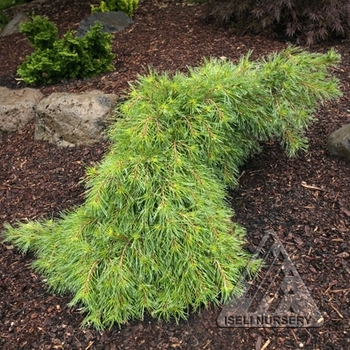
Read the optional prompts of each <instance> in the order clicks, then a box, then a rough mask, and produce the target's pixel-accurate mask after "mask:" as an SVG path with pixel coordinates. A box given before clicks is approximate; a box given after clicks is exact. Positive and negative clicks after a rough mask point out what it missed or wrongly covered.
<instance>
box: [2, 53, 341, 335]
mask: <svg viewBox="0 0 350 350" xmlns="http://www.w3.org/2000/svg"><path fill="white" fill-rule="evenodd" d="M338 61H339V55H337V54H336V53H335V52H333V51H330V52H328V53H327V54H325V55H321V54H310V53H307V52H302V51H300V50H298V49H295V48H288V49H286V50H285V51H283V52H281V53H278V54H277V53H276V54H272V55H271V56H269V57H268V58H266V59H262V60H260V61H256V62H252V61H250V60H249V55H247V56H246V57H243V58H242V59H241V60H240V61H239V62H238V63H237V64H233V63H232V62H230V61H227V60H219V59H210V60H206V61H205V62H204V64H203V65H202V66H200V67H197V68H189V71H188V74H186V75H185V74H181V73H175V74H174V75H173V76H170V75H167V74H158V73H157V72H155V71H150V72H149V74H147V75H145V76H140V77H139V80H138V82H136V83H135V84H134V85H132V86H131V89H130V93H129V99H128V100H127V101H126V102H124V103H123V104H121V105H120V106H119V108H118V110H117V118H116V121H115V122H114V124H113V125H112V126H111V127H110V129H109V131H108V135H109V137H110V139H111V141H112V145H111V148H110V150H109V152H108V153H107V154H106V155H105V156H104V158H103V160H102V161H101V162H100V164H98V165H96V166H94V167H91V168H88V169H87V172H86V178H85V179H84V182H85V184H86V193H85V196H86V198H85V203H84V205H82V206H81V207H79V208H76V209H75V210H72V211H68V212H66V213H64V214H62V215H61V217H60V219H57V220H46V221H44V222H41V223H40V222H28V223H21V224H18V225H17V227H12V226H10V225H7V226H6V231H5V241H7V242H12V243H13V244H15V245H16V246H18V247H19V248H20V249H21V250H22V251H23V252H27V251H28V250H31V251H34V252H35V253H36V255H37V260H36V261H35V262H34V267H35V269H36V270H37V271H39V272H40V273H42V274H44V275H45V277H46V279H47V283H48V285H49V286H50V287H51V289H52V290H53V291H55V292H58V293H65V292H71V293H73V294H74V297H73V300H72V301H71V305H76V304H78V305H82V306H83V307H84V310H85V311H86V318H85V320H84V324H85V325H93V326H94V327H96V328H98V329H103V328H105V327H111V326H112V325H113V324H118V325H121V324H123V323H125V322H127V321H128V320H130V319H132V318H137V319H142V318H143V316H144V313H145V312H149V313H150V314H151V315H152V316H154V317H158V318H161V319H165V320H168V319H169V318H171V317H173V318H175V320H179V319H180V318H185V317H186V316H187V315H188V312H189V311H194V310H198V309H199V308H200V307H202V306H203V305H208V303H214V304H215V303H220V302H225V301H227V300H228V298H229V297H230V296H232V295H239V294H240V293H242V286H241V285H239V277H240V274H241V272H242V270H243V269H244V268H247V270H248V272H250V273H251V274H253V273H255V272H256V271H257V269H258V267H259V263H260V262H259V261H256V262H255V263H253V264H250V265H249V264H248V266H247V263H248V261H249V259H250V255H249V254H248V253H247V252H245V250H244V244H245V238H244V235H245V231H244V229H243V228H242V227H240V226H239V225H237V224H235V223H233V222H232V221H231V217H232V216H233V212H232V210H231V208H230V206H229V204H228V203H227V202H226V199H225V198H226V193H225V189H226V186H227V185H230V186H234V185H237V177H238V169H239V167H240V165H242V163H243V162H244V161H246V160H247V159H248V157H249V156H250V155H251V154H253V153H256V152H258V151H259V150H260V146H259V142H260V141H263V140H267V139H278V140H280V142H281V144H282V145H283V146H284V147H285V149H286V151H287V153H288V154H289V155H295V154H296V152H297V150H299V149H305V148H306V140H305V138H304V136H303V131H304V130H305V128H306V127H307V126H308V124H309V123H310V122H311V121H312V113H313V112H314V110H315V107H316V105H317V103H319V102H321V101H323V100H325V99H330V98H333V97H336V96H339V95H340V92H339V87H338V82H337V80H336V79H335V78H333V77H332V76H331V75H329V74H328V73H327V68H329V67H330V66H332V65H335V64H336V63H337V62H338Z"/></svg>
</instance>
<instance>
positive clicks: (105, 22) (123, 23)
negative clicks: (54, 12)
mask: <svg viewBox="0 0 350 350" xmlns="http://www.w3.org/2000/svg"><path fill="white" fill-rule="evenodd" d="M96 21H98V22H100V23H101V24H102V31H103V32H107V33H114V32H119V31H122V30H124V28H125V27H127V26H128V25H130V24H131V23H133V20H132V19H131V18H130V17H128V16H127V15H126V13H125V12H123V11H110V12H94V13H93V14H92V15H91V16H89V17H87V18H84V19H83V20H82V21H81V22H80V25H79V27H78V29H77V32H76V36H78V37H81V36H84V35H85V34H86V32H87V31H89V29H90V28H91V27H92V26H93V25H94V24H95V22H96Z"/></svg>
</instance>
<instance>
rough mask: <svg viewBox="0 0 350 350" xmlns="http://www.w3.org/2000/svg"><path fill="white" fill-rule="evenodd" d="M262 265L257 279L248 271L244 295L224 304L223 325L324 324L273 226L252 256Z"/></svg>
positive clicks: (292, 325)
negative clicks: (252, 278)
mask: <svg viewBox="0 0 350 350" xmlns="http://www.w3.org/2000/svg"><path fill="white" fill-rule="evenodd" d="M256 258H260V259H261V260H262V262H263V263H262V267H261V269H260V271H259V273H258V276H257V277H256V278H255V279H254V280H249V276H248V274H247V273H246V272H244V273H243V274H242V278H241V283H242V285H244V286H245V293H244V295H243V296H242V297H239V298H236V299H232V300H231V301H230V302H228V303H227V304H225V305H224V306H223V309H222V311H221V313H220V315H219V316H218V319H217V324H218V326H219V327H300V328H301V327H321V326H322V325H323V323H324V320H323V317H322V315H321V313H320V311H319V310H318V308H317V306H316V304H315V302H314V300H313V299H312V297H311V296H310V293H309V291H308V290H307V288H306V286H305V284H304V282H303V281H302V279H301V277H300V275H299V273H298V272H297V270H296V268H295V267H294V265H293V262H292V261H291V259H290V258H289V256H288V254H287V252H286V251H285V249H284V247H283V246H282V243H281V242H280V240H279V239H278V236H277V235H276V233H275V232H274V231H273V230H268V231H266V234H265V235H264V237H263V239H262V240H261V242H260V245H259V247H258V248H257V250H256V252H255V254H254V256H253V258H252V259H256Z"/></svg>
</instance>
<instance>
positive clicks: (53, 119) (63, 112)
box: [34, 90, 117, 147]
mask: <svg viewBox="0 0 350 350" xmlns="http://www.w3.org/2000/svg"><path fill="white" fill-rule="evenodd" d="M116 103H117V95H114V94H105V93H104V92H102V91H99V90H95V91H89V92H86V93H80V94H71V93H53V94H51V95H50V96H48V97H46V98H44V99H42V100H41V102H40V103H39V104H38V106H37V114H36V125H35V135H34V139H35V140H45V141H48V142H50V143H53V144H56V145H57V146H60V147H73V146H81V145H91V144H94V143H96V142H99V141H101V140H103V139H104V134H103V132H104V130H105V128H106V126H107V125H108V123H109V118H110V117H111V115H112V114H113V112H114V108H115V105H116Z"/></svg>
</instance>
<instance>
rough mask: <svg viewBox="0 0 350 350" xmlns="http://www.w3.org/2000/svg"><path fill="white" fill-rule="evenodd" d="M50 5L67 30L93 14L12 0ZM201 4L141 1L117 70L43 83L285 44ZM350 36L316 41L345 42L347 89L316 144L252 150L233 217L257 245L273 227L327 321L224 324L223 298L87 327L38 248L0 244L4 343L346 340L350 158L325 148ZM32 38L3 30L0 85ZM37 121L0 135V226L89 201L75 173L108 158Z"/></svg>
mask: <svg viewBox="0 0 350 350" xmlns="http://www.w3.org/2000/svg"><path fill="white" fill-rule="evenodd" d="M21 10H22V11H23V10H27V11H28V12H29V13H32V12H33V11H34V12H35V13H36V14H39V15H47V16H48V17H49V19H50V20H52V21H54V22H55V23H56V24H57V26H58V27H59V31H60V34H63V33H64V32H65V31H67V30H68V29H73V30H74V29H76V28H77V26H78V24H79V22H80V21H81V20H82V19H83V18H85V17H86V16H88V15H89V14H90V0H75V1H72V0H50V1H35V2H32V3H30V4H27V5H25V6H22V7H14V8H11V9H9V10H7V13H8V14H9V15H10V16H13V15H14V14H15V13H17V12H19V11H21ZM205 13H206V7H205V5H188V4H186V3H183V2H181V1H180V0H176V1H173V0H143V1H140V4H139V9H138V10H137V11H136V12H135V13H134V24H133V25H131V26H130V27H128V28H127V29H126V30H125V31H123V32H119V33H116V34H115V35H114V40H113V52H114V53H115V55H116V57H115V61H114V67H115V68H114V70H113V71H112V72H110V73H107V74H103V75H101V76H99V77H95V78H91V79H85V80H75V81H69V82H62V83H61V84H57V85H54V86H46V87H37V88H38V89H40V90H41V91H42V92H43V94H44V95H48V94H50V93H52V92H54V91H70V92H78V91H87V90H92V89H101V90H103V91H105V92H108V93H116V94H118V95H121V96H122V95H123V94H124V91H125V89H127V88H128V82H132V81H134V80H135V79H136V78H137V74H143V73H144V72H145V68H146V67H147V66H152V67H154V68H156V69H158V70H159V71H171V72H173V71H175V70H181V71H186V67H187V66H194V65H197V64H198V63H200V62H201V60H202V58H203V57H209V56H216V57H221V56H225V57H227V58H229V59H231V60H233V61H235V60H237V59H238V58H239V57H240V56H241V55H243V54H246V53H247V52H248V51H249V50H253V58H257V57H261V56H263V55H266V54H268V53H270V52H272V51H276V50H280V49H282V48H283V47H285V46H286V44H285V43H281V42H278V41H275V40H273V39H266V38H263V37H258V36H242V37H238V36H234V35H232V33H230V31H228V30H226V29H222V28H218V27H216V26H215V25H213V24H211V23H207V22H206V21H205V20H204V18H205ZM349 44H350V43H349V40H343V41H341V40H339V41H336V42H331V43H327V44H321V45H318V46H315V47H313V48H312V50H313V51H317V52H325V51H327V50H328V49H329V48H330V47H335V49H336V50H337V51H338V52H339V53H341V55H342V58H343V61H342V64H341V65H340V66H339V67H338V68H337V69H335V70H334V74H336V75H337V76H338V77H339V79H340V80H341V83H342V91H343V93H344V96H343V97H342V98H341V99H340V100H338V101H333V102H331V103H327V104H325V105H324V106H320V108H319V110H318V112H317V114H316V117H317V121H316V122H315V123H314V124H313V125H312V127H311V128H310V129H309V130H308V131H307V135H308V137H309V140H310V147H309V151H308V152H306V153H302V154H300V155H299V157H298V158H295V159H288V158H287V157H286V156H285V154H284V153H283V151H281V149H280V147H279V146H278V145H277V144H275V143H273V142H271V143H267V144H265V145H264V150H263V152H262V153H261V154H260V155H259V156H256V157H255V158H254V159H251V160H250V161H249V162H248V163H247V164H246V166H245V167H244V169H242V174H241V176H240V186H239V188H237V189H235V190H232V191H231V192H230V195H231V201H232V207H233V208H234V210H235V213H236V214H235V217H234V220H235V221H237V222H239V223H240V224H242V225H243V226H245V227H246V228H247V239H248V241H249V246H250V247H251V248H252V249H255V247H256V246H257V245H258V244H259V242H260V240H261V238H262V236H263V235H264V232H265V231H266V230H268V229H273V230H274V231H275V232H277V234H278V236H279V238H280V240H281V241H282V243H283V246H284V247H285V249H286V251H287V252H288V254H289V256H290V258H291V259H292V261H293V263H294V265H295V267H296V269H297V270H298V272H299V274H300V275H301V277H302V279H303V281H304V282H305V284H306V286H307V288H308V290H309V292H310V295H311V296H312V298H313V299H314V301H315V303H316V305H317V306H318V308H319V310H320V312H321V314H322V315H323V317H324V320H325V322H324V326H323V327H320V328H284V329H283V328H249V329H238V328H219V327H218V326H217V323H216V319H217V317H218V315H219V314H220V311H221V308H220V307H214V306H210V305H209V306H208V307H207V308H205V309H203V311H201V313H196V314H192V315H190V317H189V319H188V320H187V321H181V322H180V323H179V324H176V323H175V322H168V323H166V322H157V321H156V320H154V319H151V318H150V317H147V316H146V318H145V319H144V320H143V321H137V320H132V321H130V323H129V324H128V325H125V326H123V327H122V328H121V329H119V328H117V327H115V328H112V329H110V330H107V331H103V332H98V331H96V330H94V329H82V328H81V327H80V322H81V321H82V319H83V315H82V314H81V313H80V311H79V309H77V308H69V307H68V306H67V303H68V302H69V301H70V299H71V296H70V295H64V296H59V295H52V294H50V293H49V292H48V291H47V290H46V288H45V283H44V281H43V279H42V277H41V276H40V275H38V274H36V273H35V272H34V271H33V270H32V269H31V267H30V264H31V262H32V261H33V258H34V257H33V256H32V255H30V254H28V255H24V256H23V255H21V254H20V253H19V252H18V251H17V250H16V249H15V248H13V247H12V246H11V245H8V244H7V245H4V244H0V348H1V349H3V350H12V349H86V350H87V349H91V350H94V349H206V350H209V349H212V350H216V349H239V350H240V349H241V350H246V349H249V350H251V349H252V350H254V349H255V350H263V349H320V350H326V349H337V350H346V349H349V348H350V330H349V329H350V327H349V326H350V302H349V299H350V257H349V253H350V249H349V247H350V246H349V243H350V239H349V232H350V223H349V218H350V195H349V194H350V185H349V170H350V164H349V162H347V161H345V160H343V159H338V158H335V157H333V156H330V155H329V154H328V153H327V149H326V139H327V136H328V135H329V134H330V133H331V132H332V131H334V130H336V129H338V128H339V127H341V126H343V125H345V124H347V123H349V122H350V52H349V48H350V45H349ZM31 51H32V49H31V48H30V46H29V44H28V42H27V40H26V37H25V36H24V35H22V34H15V35H11V36H8V37H0V85H2V86H7V87H10V88H20V87H23V86H24V85H23V83H22V82H21V81H20V80H18V79H16V78H18V77H16V70H17V67H18V65H19V64H20V63H22V62H23V61H24V59H25V56H26V55H28V54H30V53H31ZM33 133H34V123H29V124H28V125H27V126H26V127H25V128H24V129H22V130H20V131H18V132H16V133H11V134H0V230H1V229H2V226H3V224H4V223H6V222H10V223H14V222H15V221H16V220H24V219H38V220H39V219H40V218H43V217H48V216H51V215H57V214H58V213H59V212H61V211H62V210H64V209H66V208H70V207H72V206H75V205H79V204H80V203H82V200H83V197H82V194H83V192H84V188H83V186H82V185H81V184H80V183H79V179H80V178H81V177H82V176H83V175H84V169H85V167H86V166H88V165H91V164H92V163H93V162H95V161H98V160H100V159H101V157H102V155H103V154H104V152H105V151H106V150H107V149H108V142H104V143H99V144H97V145H95V146H93V147H80V148H74V149H59V148H56V147H54V146H52V145H49V144H47V143H44V142H34V140H33Z"/></svg>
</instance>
